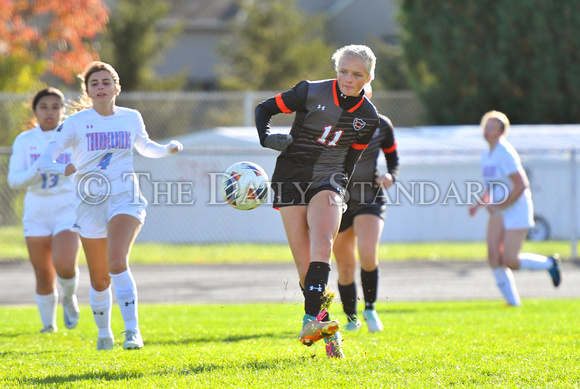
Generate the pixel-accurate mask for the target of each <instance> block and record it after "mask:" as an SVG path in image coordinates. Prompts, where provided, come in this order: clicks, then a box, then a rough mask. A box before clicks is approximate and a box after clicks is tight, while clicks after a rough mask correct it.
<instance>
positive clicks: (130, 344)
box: [123, 330, 143, 350]
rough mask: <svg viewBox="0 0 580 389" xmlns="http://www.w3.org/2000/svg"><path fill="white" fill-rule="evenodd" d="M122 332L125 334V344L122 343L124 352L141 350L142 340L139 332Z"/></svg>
mask: <svg viewBox="0 0 580 389" xmlns="http://www.w3.org/2000/svg"><path fill="white" fill-rule="evenodd" d="M123 332H124V333H125V343H123V348H124V349H125V350H139V349H140V348H143V338H142V337H141V333H140V332H139V331H133V330H127V331H123Z"/></svg>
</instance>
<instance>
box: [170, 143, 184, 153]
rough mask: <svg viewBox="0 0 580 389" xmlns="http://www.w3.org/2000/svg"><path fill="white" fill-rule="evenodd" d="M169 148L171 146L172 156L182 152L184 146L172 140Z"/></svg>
mask: <svg viewBox="0 0 580 389" xmlns="http://www.w3.org/2000/svg"><path fill="white" fill-rule="evenodd" d="M168 146H169V152H170V153H171V154H177V153H179V152H180V151H181V150H183V145H182V144H181V142H179V141H176V140H172V141H171V142H169V145H168Z"/></svg>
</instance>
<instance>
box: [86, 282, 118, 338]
mask: <svg viewBox="0 0 580 389" xmlns="http://www.w3.org/2000/svg"><path fill="white" fill-rule="evenodd" d="M89 296H90V300H91V309H92V310H93V317H94V318H95V324H96V325H97V328H98V329H99V338H103V337H107V336H108V337H113V330H112V329H111V307H112V305H113V295H112V294H111V287H110V286H109V287H108V288H107V289H105V290H103V291H102V292H97V291H96V290H95V289H93V287H92V286H91V290H90V293H89Z"/></svg>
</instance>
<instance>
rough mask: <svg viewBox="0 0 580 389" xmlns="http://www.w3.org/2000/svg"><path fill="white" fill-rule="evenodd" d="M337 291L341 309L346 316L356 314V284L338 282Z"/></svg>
mask: <svg viewBox="0 0 580 389" xmlns="http://www.w3.org/2000/svg"><path fill="white" fill-rule="evenodd" d="M338 293H340V300H341V301H342V309H343V310H344V313H346V315H347V316H353V315H354V316H356V285H355V283H354V282H353V283H351V284H349V285H341V284H340V283H339V284H338Z"/></svg>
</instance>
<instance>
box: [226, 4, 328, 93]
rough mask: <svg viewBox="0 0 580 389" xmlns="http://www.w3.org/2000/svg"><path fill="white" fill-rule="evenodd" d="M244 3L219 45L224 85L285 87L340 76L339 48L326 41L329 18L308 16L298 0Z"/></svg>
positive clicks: (243, 87) (239, 87)
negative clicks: (335, 52) (336, 60)
mask: <svg viewBox="0 0 580 389" xmlns="http://www.w3.org/2000/svg"><path fill="white" fill-rule="evenodd" d="M239 7H240V14H239V16H238V18H237V19H236V20H235V21H234V22H233V24H232V34H230V35H229V36H228V37H227V38H226V39H225V40H224V41H223V42H222V44H221V46H220V50H219V52H220V54H221V56H222V58H223V59H224V64H222V65H220V66H218V68H217V73H218V75H219V77H220V79H219V82H220V86H221V87H222V88H224V89H229V90H246V89H249V90H280V89H288V88H290V87H292V86H293V85H294V84H296V83H297V82H299V81H301V80H304V79H311V80H315V79H324V78H332V77H334V76H335V75H336V73H335V71H334V66H333V63H332V60H331V58H330V57H331V56H332V53H333V49H332V48H331V47H329V46H327V45H326V44H325V43H324V18H322V17H319V16H314V17H309V16H306V15H305V14H303V13H302V12H301V11H299V10H298V8H297V7H296V0H281V1H276V2H274V1H267V0H256V1H240V2H239Z"/></svg>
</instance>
